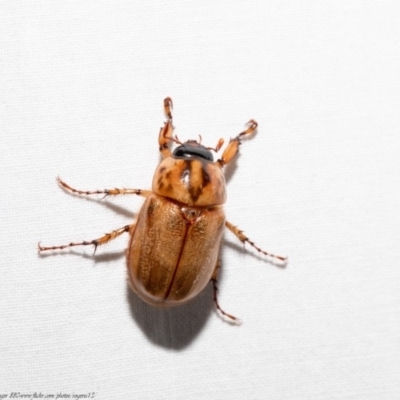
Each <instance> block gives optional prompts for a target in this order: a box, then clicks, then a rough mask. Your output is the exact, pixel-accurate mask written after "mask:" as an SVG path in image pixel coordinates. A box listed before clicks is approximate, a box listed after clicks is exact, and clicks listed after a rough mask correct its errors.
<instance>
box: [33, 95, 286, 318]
mask: <svg viewBox="0 0 400 400" xmlns="http://www.w3.org/2000/svg"><path fill="white" fill-rule="evenodd" d="M164 110H165V114H166V116H167V122H166V123H165V125H164V127H163V128H161V130H160V134H159V138H158V142H159V146H160V152H161V154H162V156H163V157H164V159H163V160H162V161H161V162H160V164H159V165H158V167H157V169H156V171H155V174H154V178H153V188H152V189H153V190H141V189H106V190H96V191H82V190H76V189H74V188H72V187H71V186H69V185H67V184H66V183H65V182H63V181H62V180H61V179H60V178H57V181H58V183H59V184H60V185H61V186H62V187H63V188H64V189H66V190H67V191H69V192H72V193H75V194H79V195H94V194H104V195H105V196H116V195H125V194H135V195H138V196H142V197H144V198H145V199H146V200H145V202H144V204H143V206H142V208H141V210H140V213H139V216H138V218H137V221H136V223H133V224H131V225H126V226H124V227H122V228H120V229H117V230H114V231H112V232H110V233H108V234H106V235H104V236H102V237H100V238H99V239H95V240H91V241H83V242H79V243H69V244H66V245H62V246H50V247H44V246H41V245H40V243H39V245H38V247H39V252H42V251H48V250H61V249H64V248H67V247H73V246H87V245H93V246H94V247H95V250H96V248H97V246H99V245H102V244H105V243H107V242H109V241H110V240H113V239H115V238H116V237H118V236H120V235H122V234H123V233H125V232H129V234H130V242H129V247H128V251H127V266H128V276H129V285H130V287H131V288H132V290H133V291H134V292H135V293H136V294H137V295H138V296H139V297H140V298H142V299H143V300H144V301H146V302H147V303H149V304H151V305H153V306H166V307H169V306H177V305H180V304H183V303H186V302H187V301H189V300H190V299H192V298H193V297H195V296H197V295H198V294H199V293H200V292H201V291H202V290H203V289H204V287H205V286H206V285H207V284H208V283H209V282H210V281H211V282H212V284H213V288H214V302H215V305H216V307H217V309H218V310H219V311H220V312H221V313H222V315H224V316H226V317H228V318H230V319H231V320H233V321H237V319H236V318H235V317H234V316H232V315H230V314H228V313H226V312H225V311H223V310H222V309H221V307H220V306H219V304H218V300H217V276H218V269H219V267H220V265H219V261H218V256H219V250H220V246H221V240H222V235H223V231H224V227H226V228H228V229H229V230H230V231H231V232H233V233H234V234H235V235H236V237H237V238H238V239H239V240H240V241H241V242H242V243H243V244H244V243H246V242H247V243H249V244H250V245H251V246H253V247H254V248H255V249H256V250H257V251H259V252H260V253H262V254H264V255H266V256H269V257H273V258H276V259H278V260H280V261H281V262H283V263H285V262H286V258H285V257H281V256H277V255H273V254H270V253H268V252H266V251H264V250H262V249H260V248H259V247H257V246H256V245H255V244H254V243H253V242H252V241H251V240H250V239H249V238H248V237H247V236H245V235H244V234H243V232H242V231H240V230H239V229H238V228H237V227H236V226H234V225H232V224H231V223H230V222H228V221H226V220H225V214H224V211H223V204H224V203H225V201H226V185H225V178H224V174H223V171H222V169H223V167H224V165H225V164H227V163H229V162H230V161H231V160H232V159H233V158H234V157H235V155H236V154H237V153H238V149H239V145H240V138H241V137H242V136H245V135H250V134H251V133H253V132H254V131H255V129H256V128H257V123H256V122H255V121H254V120H250V121H249V122H248V123H247V129H246V130H244V131H243V132H241V133H240V134H239V135H238V136H236V137H235V138H234V139H232V140H231V141H230V142H229V144H228V146H227V147H226V149H225V150H224V152H223V154H222V157H221V158H220V159H218V160H217V161H214V159H213V155H212V153H211V150H212V151H214V152H218V151H219V150H220V148H221V146H222V145H223V143H224V141H223V139H220V140H219V141H218V144H217V146H216V147H215V148H211V147H205V146H203V145H202V144H201V137H200V142H197V141H196V140H188V141H187V142H185V143H182V142H180V141H179V140H178V138H177V137H176V136H173V129H174V127H173V125H172V114H171V110H172V100H171V99H170V98H169V97H168V98H166V99H165V100H164ZM171 142H175V143H177V144H178V147H176V148H175V150H174V151H173V153H171V150H170V148H169V147H170V143H171Z"/></svg>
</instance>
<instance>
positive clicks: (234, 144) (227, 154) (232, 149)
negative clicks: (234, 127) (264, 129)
mask: <svg viewBox="0 0 400 400" xmlns="http://www.w3.org/2000/svg"><path fill="white" fill-rule="evenodd" d="M246 126H247V127H248V128H247V129H245V130H244V131H243V132H240V133H239V135H237V136H236V137H235V138H234V139H231V141H230V142H229V144H228V146H227V147H226V149H225V150H224V152H223V153H222V157H221V158H220V159H219V160H218V161H217V162H218V163H219V164H221V166H224V165H225V164H228V162H230V161H231V160H232V159H233V158H234V157H235V156H236V154H237V153H238V152H239V146H240V138H241V137H242V136H245V135H251V134H252V133H253V132H254V131H255V130H256V128H257V126H258V124H257V122H256V121H254V119H251V120H250V121H249V122H248V123H247V124H246Z"/></svg>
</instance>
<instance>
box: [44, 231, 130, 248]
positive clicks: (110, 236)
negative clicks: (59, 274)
mask: <svg viewBox="0 0 400 400" xmlns="http://www.w3.org/2000/svg"><path fill="white" fill-rule="evenodd" d="M134 229H135V224H132V225H125V226H124V227H122V228H119V229H116V230H115V231H112V232H110V233H106V234H105V235H104V236H102V237H100V238H98V239H95V240H90V241H86V240H84V241H83V242H79V243H68V244H64V245H61V246H48V247H44V246H41V245H40V242H39V243H38V251H39V253H40V252H41V251H48V250H62V249H65V248H67V247H75V246H90V245H92V246H94V252H93V254H94V253H95V252H96V249H97V246H101V245H102V244H106V243H108V242H110V241H111V240H114V239H115V238H117V237H118V236H121V235H122V234H123V233H125V232H130V233H132V232H133V231H134Z"/></svg>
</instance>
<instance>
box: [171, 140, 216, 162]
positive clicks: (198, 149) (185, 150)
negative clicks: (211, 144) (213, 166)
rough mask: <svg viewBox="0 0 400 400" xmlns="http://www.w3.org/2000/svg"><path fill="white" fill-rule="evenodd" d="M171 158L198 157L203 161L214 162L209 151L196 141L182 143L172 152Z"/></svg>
mask: <svg viewBox="0 0 400 400" xmlns="http://www.w3.org/2000/svg"><path fill="white" fill-rule="evenodd" d="M173 156H174V157H177V158H193V157H198V158H202V159H203V160H207V161H211V162H213V161H214V157H213V155H212V153H211V151H210V150H209V149H208V148H207V147H204V146H203V145H202V144H200V143H198V142H197V141H196V140H188V141H187V142H185V143H182V144H181V145H180V146H178V147H177V148H176V149H175V150H174V152H173Z"/></svg>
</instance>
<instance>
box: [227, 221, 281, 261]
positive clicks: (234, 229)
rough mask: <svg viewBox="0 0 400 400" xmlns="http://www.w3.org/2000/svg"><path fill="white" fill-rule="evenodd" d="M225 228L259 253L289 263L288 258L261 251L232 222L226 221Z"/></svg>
mask: <svg viewBox="0 0 400 400" xmlns="http://www.w3.org/2000/svg"><path fill="white" fill-rule="evenodd" d="M225 226H226V227H227V228H228V229H229V230H230V231H231V232H232V233H233V234H234V235H235V236H236V237H237V238H238V239H239V240H240V241H241V242H242V243H243V244H245V243H248V244H249V245H250V246H253V247H254V248H255V249H256V250H257V251H258V252H260V253H262V254H264V255H266V256H268V257H272V258H276V259H278V260H280V261H283V263H284V264H286V263H287V257H282V256H277V255H275V254H272V253H268V252H267V251H265V250H262V249H260V248H259V247H258V246H256V245H255V243H254V242H252V241H251V240H250V239H249V238H248V237H247V236H246V235H245V234H244V233H243V231H241V230H240V229H239V228H238V227H237V226H235V225H233V224H231V223H230V222H228V221H226V222H225Z"/></svg>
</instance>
